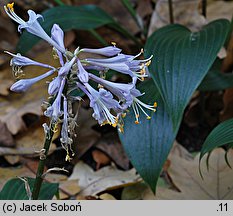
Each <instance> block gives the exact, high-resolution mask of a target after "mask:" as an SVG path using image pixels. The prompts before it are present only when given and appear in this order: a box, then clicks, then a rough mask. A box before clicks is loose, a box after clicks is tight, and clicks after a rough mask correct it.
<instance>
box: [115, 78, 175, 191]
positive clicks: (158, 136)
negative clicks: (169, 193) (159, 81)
mask: <svg viewBox="0 0 233 216" xmlns="http://www.w3.org/2000/svg"><path fill="white" fill-rule="evenodd" d="M139 89H140V90H141V92H145V95H144V96H143V98H142V101H144V102H146V103H148V104H153V103H154V101H157V103H158V109H157V111H156V112H155V113H152V115H151V119H150V120H147V119H146V116H144V115H143V114H142V113H141V116H140V124H134V121H135V116H134V112H133V110H132V109H131V110H130V112H129V113H128V114H127V116H126V118H125V119H124V122H125V126H124V133H120V134H119V136H120V139H121V142H122V143H123V146H124V148H125V151H126V153H127V155H128V157H129V159H130V161H131V162H132V164H133V166H134V167H135V168H136V170H137V171H138V173H139V174H140V175H141V177H142V178H143V179H144V181H145V182H146V183H148V184H149V186H150V187H151V189H152V190H153V191H155V188H156V183H157V181H158V178H159V175H160V172H161V169H162V166H163V164H164V162H165V160H166V159H167V156H168V153H169V151H170V149H171V147H172V144H173V141H174V139H175V136H176V133H177V129H178V127H177V128H176V129H175V131H174V130H173V127H172V121H171V118H170V117H169V116H168V114H167V112H166V110H165V109H164V108H165V107H164V103H163V100H162V99H161V98H160V96H159V92H158V91H157V89H156V86H155V84H154V82H153V81H152V80H149V81H146V82H143V83H141V84H140V85H139ZM148 113H149V112H148Z"/></svg>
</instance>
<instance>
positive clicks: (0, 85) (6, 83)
mask: <svg viewBox="0 0 233 216" xmlns="http://www.w3.org/2000/svg"><path fill="white" fill-rule="evenodd" d="M13 83H14V81H13V80H10V79H4V80H2V79H1V78H0V95H3V96H7V95H9V89H10V87H11V85H12V84H13Z"/></svg>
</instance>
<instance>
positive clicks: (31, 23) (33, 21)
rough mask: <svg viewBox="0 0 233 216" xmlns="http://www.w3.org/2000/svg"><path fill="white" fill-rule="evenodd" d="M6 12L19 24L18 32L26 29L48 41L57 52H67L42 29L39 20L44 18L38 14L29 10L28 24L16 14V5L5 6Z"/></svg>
mask: <svg viewBox="0 0 233 216" xmlns="http://www.w3.org/2000/svg"><path fill="white" fill-rule="evenodd" d="M4 9H5V12H6V13H7V15H8V16H9V17H10V18H11V19H12V20H14V21H15V22H17V23H18V24H19V26H18V31H19V32H21V31H22V29H25V30H26V31H28V32H30V33H31V34H33V35H36V36H37V37H40V38H42V39H44V40H45V41H47V42H48V43H49V44H51V45H52V46H54V47H55V48H56V49H57V50H59V51H60V52H62V53H64V52H65V50H64V49H63V48H62V47H60V46H59V45H58V44H57V43H56V42H55V41H54V40H52V39H51V38H50V37H49V36H48V35H47V33H46V32H45V31H44V29H43V28H42V27H41V25H40V23H39V22H38V19H40V18H41V19H43V17H42V16H41V15H40V14H36V13H35V12H34V11H32V10H28V15H29V20H28V21H27V22H26V21H24V20H23V19H21V18H20V17H19V16H18V15H17V14H16V13H15V12H14V3H11V4H7V6H4Z"/></svg>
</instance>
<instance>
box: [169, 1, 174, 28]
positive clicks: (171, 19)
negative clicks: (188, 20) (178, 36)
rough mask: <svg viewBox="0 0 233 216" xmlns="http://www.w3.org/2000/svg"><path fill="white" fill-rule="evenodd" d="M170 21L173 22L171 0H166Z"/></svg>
mask: <svg viewBox="0 0 233 216" xmlns="http://www.w3.org/2000/svg"><path fill="white" fill-rule="evenodd" d="M168 7H169V17H170V23H171V24H173V23H174V16H173V6H172V0H168Z"/></svg>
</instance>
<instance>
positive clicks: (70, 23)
mask: <svg viewBox="0 0 233 216" xmlns="http://www.w3.org/2000/svg"><path fill="white" fill-rule="evenodd" d="M42 15H43V17H44V22H41V25H42V27H43V28H44V29H45V31H46V32H47V33H48V34H49V35H50V30H51V28H52V26H53V24H54V23H57V24H59V25H60V27H61V28H62V29H63V30H64V31H68V30H71V29H79V30H91V29H95V28H98V27H100V26H103V25H109V24H115V23H116V21H115V20H114V19H113V18H112V17H111V16H110V15H108V14H107V13H106V12H105V11H103V10H102V9H101V8H99V7H97V6H95V5H82V6H78V7H75V6H58V7H54V8H51V9H48V10H46V11H44V12H43V13H42ZM39 40H40V38H38V37H36V36H34V35H32V34H30V33H28V32H26V31H24V32H23V34H22V36H21V37H20V40H19V43H18V46H17V51H18V52H20V53H26V52H27V51H28V50H29V49H31V48H32V47H33V46H34V45H35V44H36V43H37V42H38V41H39ZM25 42H26V43H25Z"/></svg>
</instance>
